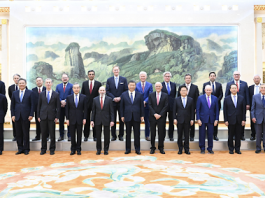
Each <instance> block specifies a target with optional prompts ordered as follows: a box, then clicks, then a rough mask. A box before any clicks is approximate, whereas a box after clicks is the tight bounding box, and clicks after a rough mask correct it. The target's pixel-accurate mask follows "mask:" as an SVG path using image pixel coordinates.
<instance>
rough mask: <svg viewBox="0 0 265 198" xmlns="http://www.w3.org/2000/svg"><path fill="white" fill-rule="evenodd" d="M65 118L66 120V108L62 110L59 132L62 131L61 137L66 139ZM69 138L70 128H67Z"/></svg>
mask: <svg viewBox="0 0 265 198" xmlns="http://www.w3.org/2000/svg"><path fill="white" fill-rule="evenodd" d="M64 118H65V107H64V108H61V111H60V118H59V131H60V136H61V137H62V138H64ZM67 131H68V132H67V136H68V137H71V134H70V131H69V127H67Z"/></svg>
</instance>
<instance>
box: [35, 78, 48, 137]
mask: <svg viewBox="0 0 265 198" xmlns="http://www.w3.org/2000/svg"><path fill="white" fill-rule="evenodd" d="M36 85H37V86H36V87H34V88H33V89H32V91H33V93H34V99H35V122H36V137H35V138H34V139H32V141H37V140H40V134H41V128H40V122H39V121H38V116H37V115H38V112H37V109H38V101H39V95H40V93H41V92H42V91H45V90H46V87H44V86H43V79H42V78H41V77H37V78H36ZM48 136H49V133H48ZM47 138H48V137H47Z"/></svg>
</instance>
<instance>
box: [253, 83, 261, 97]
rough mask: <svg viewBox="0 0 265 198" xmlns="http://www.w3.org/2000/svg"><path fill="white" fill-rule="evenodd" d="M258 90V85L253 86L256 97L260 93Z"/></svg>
mask: <svg viewBox="0 0 265 198" xmlns="http://www.w3.org/2000/svg"><path fill="white" fill-rule="evenodd" d="M257 87H258V92H256V90H257ZM259 88H260V84H258V85H256V84H254V95H256V94H259V93H260V91H259Z"/></svg>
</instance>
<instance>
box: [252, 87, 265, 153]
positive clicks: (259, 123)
mask: <svg viewBox="0 0 265 198" xmlns="http://www.w3.org/2000/svg"><path fill="white" fill-rule="evenodd" d="M259 89H260V94H256V95H254V96H253V99H252V107H251V117H252V122H254V123H255V129H256V137H257V139H256V153H260V152H261V134H262V132H263V140H265V84H261V85H260V88H259ZM263 149H264V151H265V143H264V141H263Z"/></svg>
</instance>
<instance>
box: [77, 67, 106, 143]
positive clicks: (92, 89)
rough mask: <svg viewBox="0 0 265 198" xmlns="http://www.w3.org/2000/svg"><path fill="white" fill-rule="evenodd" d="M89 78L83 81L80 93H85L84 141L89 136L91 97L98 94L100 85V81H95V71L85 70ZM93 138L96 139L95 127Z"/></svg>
mask: <svg viewBox="0 0 265 198" xmlns="http://www.w3.org/2000/svg"><path fill="white" fill-rule="evenodd" d="M87 75H88V78H89V80H86V81H84V82H83V85H82V89H81V94H84V95H86V97H87V105H86V106H87V116H86V118H87V120H86V124H85V128H84V136H85V137H84V141H85V142H86V141H87V140H88V137H89V133H90V114H91V111H92V106H93V99H94V98H95V97H97V96H98V89H99V88H100V87H101V82H98V81H96V80H95V79H94V78H95V71H94V70H89V71H88V72H87ZM93 139H94V141H96V140H97V137H96V132H95V128H93Z"/></svg>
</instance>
